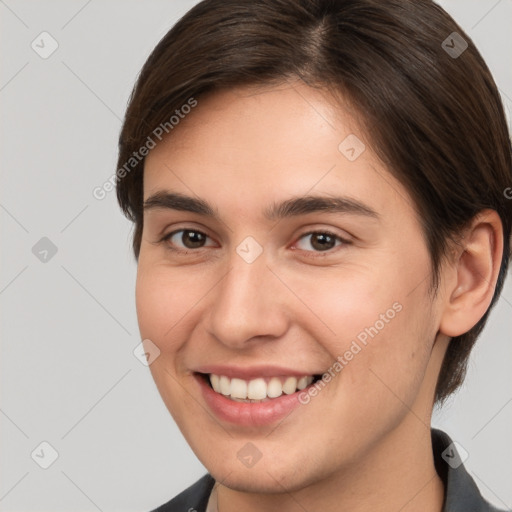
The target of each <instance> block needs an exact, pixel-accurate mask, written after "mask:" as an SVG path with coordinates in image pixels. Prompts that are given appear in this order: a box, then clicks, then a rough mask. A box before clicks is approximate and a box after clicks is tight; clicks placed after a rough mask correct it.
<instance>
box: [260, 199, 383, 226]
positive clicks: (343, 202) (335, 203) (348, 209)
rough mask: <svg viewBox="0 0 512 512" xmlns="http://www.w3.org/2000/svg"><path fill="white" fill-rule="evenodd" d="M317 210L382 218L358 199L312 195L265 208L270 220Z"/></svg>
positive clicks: (266, 215)
mask: <svg viewBox="0 0 512 512" xmlns="http://www.w3.org/2000/svg"><path fill="white" fill-rule="evenodd" d="M317 212H328V213H348V214H353V215H361V216H365V217H370V218H374V219H377V220H378V219H380V215H379V214H378V213H377V212H376V211H375V210H373V209H372V208H370V206H368V205H366V204H364V203H362V202H361V201H358V200H357V199H353V198H349V197H335V196H312V195H309V196H302V197H295V198H292V199H288V200H286V201H283V202H282V203H274V204H272V205H271V206H270V207H269V208H267V209H266V210H265V217H266V218H267V219H269V220H277V219H283V218H285V217H295V216H298V215H307V214H309V213H317Z"/></svg>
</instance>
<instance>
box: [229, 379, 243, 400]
mask: <svg viewBox="0 0 512 512" xmlns="http://www.w3.org/2000/svg"><path fill="white" fill-rule="evenodd" d="M230 395H231V397H232V398H247V382H245V380H242V379H231V393H230Z"/></svg>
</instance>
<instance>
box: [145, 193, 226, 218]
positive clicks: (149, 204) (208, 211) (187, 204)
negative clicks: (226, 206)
mask: <svg viewBox="0 0 512 512" xmlns="http://www.w3.org/2000/svg"><path fill="white" fill-rule="evenodd" d="M162 208H165V209H171V210H180V211H183V212H192V213H197V214H199V215H205V216H207V217H212V218H214V219H216V220H220V216H219V214H218V212H217V211H216V210H215V209H214V208H213V207H212V206H210V204H209V203H207V202H206V201H204V200H203V199H197V198H195V197H190V196H186V195H184V194H179V193H177V192H157V193H155V194H153V195H151V196H150V197H148V198H147V199H146V200H145V201H144V211H147V210H153V209H162Z"/></svg>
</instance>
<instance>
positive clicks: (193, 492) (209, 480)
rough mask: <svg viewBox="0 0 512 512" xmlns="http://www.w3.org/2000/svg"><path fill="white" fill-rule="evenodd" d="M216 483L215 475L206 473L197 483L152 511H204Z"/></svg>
mask: <svg viewBox="0 0 512 512" xmlns="http://www.w3.org/2000/svg"><path fill="white" fill-rule="evenodd" d="M214 484H215V480H214V479H213V477H212V476H211V475H209V474H206V475H204V476H203V477H202V478H200V479H199V480H198V481H197V482H196V483H195V484H193V485H191V486H190V487H188V488H187V489H185V490H184V491H183V492H181V493H180V494H178V495H177V496H176V497H174V498H173V499H172V500H170V501H168V502H167V503H164V504H163V505H161V506H160V507H158V508H156V509H155V510H153V511H152V512H174V511H179V512H204V511H205V510H206V505H207V503H208V498H209V497H210V493H211V491H212V489H213V485H214Z"/></svg>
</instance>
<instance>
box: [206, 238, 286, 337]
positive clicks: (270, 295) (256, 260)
mask: <svg viewBox="0 0 512 512" xmlns="http://www.w3.org/2000/svg"><path fill="white" fill-rule="evenodd" d="M250 243H251V242H248V244H250ZM240 246H241V248H242V249H247V248H248V247H249V250H248V251H246V252H244V251H240ZM240 246H239V247H238V248H237V251H236V252H234V253H233V254H232V257H231V258H230V260H229V271H228V272H227V273H226V275H225V277H224V278H223V279H222V280H221V282H220V283H219V284H218V286H217V287H216V290H215V293H213V294H212V299H211V302H210V312H209V329H210V331H211V334H213V335H214V336H215V337H216V338H217V339H218V340H219V341H220V342H222V343H225V344H229V345H231V346H233V347H242V346H244V345H245V343H246V342H247V341H249V340H251V339H253V338H254V337H256V336H260V337H261V336H268V337H278V336H280V335H281V334H282V333H283V332H284V330H285V329H286V315H285V312H284V311H283V308H282V307H279V304H278V297H279V296H280V291H279V290H278V287H279V286H280V283H279V282H278V280H276V279H275V277H274V276H273V275H272V272H271V271H270V270H269V268H268V267H267V260H266V258H265V255H264V254H263V253H260V254H259V255H257V256H256V257H255V256H254V254H255V253H254V251H253V249H254V248H251V246H250V245H249V246H247V245H244V244H240ZM240 252H241V254H240ZM247 254H250V255H251V257H250V258H246V256H247Z"/></svg>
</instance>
